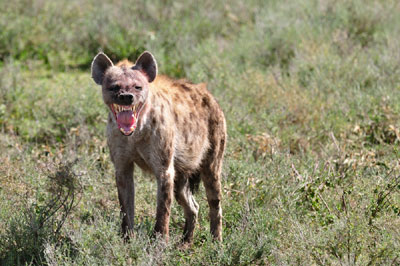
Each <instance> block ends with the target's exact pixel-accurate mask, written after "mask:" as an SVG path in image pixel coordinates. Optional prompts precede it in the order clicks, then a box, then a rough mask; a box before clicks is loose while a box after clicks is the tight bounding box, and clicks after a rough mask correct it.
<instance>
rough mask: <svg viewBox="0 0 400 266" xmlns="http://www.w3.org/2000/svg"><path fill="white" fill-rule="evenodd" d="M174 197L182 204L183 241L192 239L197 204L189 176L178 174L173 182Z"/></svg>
mask: <svg viewBox="0 0 400 266" xmlns="http://www.w3.org/2000/svg"><path fill="white" fill-rule="evenodd" d="M174 192H175V199H176V201H177V202H178V204H179V205H181V206H182V208H183V211H184V214H185V227H184V229H183V242H184V243H191V242H192V241H193V233H194V228H195V227H196V222H197V215H198V213H199V205H198V204H197V202H196V201H195V199H194V197H193V193H192V190H191V188H190V183H189V178H187V177H184V176H183V175H178V176H177V179H176V182H175V188H174Z"/></svg>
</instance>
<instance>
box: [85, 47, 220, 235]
mask: <svg viewBox="0 0 400 266" xmlns="http://www.w3.org/2000/svg"><path fill="white" fill-rule="evenodd" d="M92 77H93V79H94V81H95V82H96V83H97V84H98V85H101V86H102V92H103V100H104V103H105V104H106V105H107V106H108V108H109V109H110V112H109V116H108V125H107V140H108V146H109V148H110V153H111V160H112V162H113V163H114V167H115V175H116V183H117V188H118V198H119V202H120V205H121V213H122V217H123V218H122V232H123V234H124V236H126V237H127V236H128V235H129V233H130V232H131V231H132V229H133V225H134V221H133V220H134V198H135V186H134V180H133V170H134V166H135V165H137V166H139V167H140V168H142V169H143V170H145V171H150V172H152V173H153V174H154V175H155V177H156V179H157V186H158V189H157V214H156V224H155V227H154V232H155V233H156V234H161V235H163V236H164V237H165V239H166V240H168V233H169V216H170V213H171V202H172V197H173V194H174V195H175V199H176V200H177V202H178V203H179V204H180V205H181V206H182V207H183V210H184V214H185V219H186V221H185V227H184V236H183V239H184V241H185V242H191V241H192V239H193V230H194V228H195V224H196V220H197V214H198V209H199V205H198V204H197V202H196V201H195V199H194V197H193V191H194V189H195V188H196V187H198V185H199V183H200V180H202V181H203V184H204V187H205V191H206V194H207V200H208V204H209V207H210V211H209V216H210V229H211V234H212V235H213V237H214V238H215V239H218V240H221V239H222V234H221V233H222V232H221V230H222V228H221V227H222V222H221V219H222V210H221V182H220V179H221V167H222V160H223V155H224V149H225V142H226V125H225V118H224V114H223V112H222V110H221V108H220V107H219V105H218V103H217V102H216V100H215V99H214V98H213V96H212V95H211V93H210V92H209V91H208V90H207V88H206V85H205V84H204V83H201V84H192V83H190V82H187V81H185V80H173V79H170V78H168V77H166V76H157V63H156V61H155V59H154V57H153V55H152V54H151V53H149V52H144V53H143V54H142V55H140V57H139V58H138V59H137V61H136V63H135V64H132V63H130V62H129V61H126V60H125V61H122V62H120V63H118V64H117V65H114V64H113V63H112V61H111V60H110V59H109V58H108V57H107V56H106V55H105V54H104V53H99V54H98V55H97V56H96V57H95V58H94V59H93V62H92Z"/></svg>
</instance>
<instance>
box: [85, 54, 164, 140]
mask: <svg viewBox="0 0 400 266" xmlns="http://www.w3.org/2000/svg"><path fill="white" fill-rule="evenodd" d="M156 75H157V63H156V60H155V59H154V57H153V55H152V54H151V53H149V52H144V53H143V54H141V55H140V56H139V58H138V59H137V60H136V63H135V64H134V65H133V66H132V65H129V64H121V65H114V64H113V63H112V61H111V60H110V59H109V58H108V57H107V56H106V55H105V54H104V53H99V54H98V55H96V57H95V58H94V59H93V62H92V78H93V80H94V81H95V82H96V83H97V84H98V85H101V86H102V91H103V100H104V103H105V104H106V105H108V107H109V108H110V110H111V111H112V113H113V114H114V116H115V121H116V122H117V124H118V128H119V129H120V131H121V132H122V134H124V135H126V136H129V135H131V134H132V133H133V132H134V130H135V129H136V126H137V120H138V117H139V115H140V112H141V111H142V109H143V107H144V105H145V104H146V101H147V98H148V94H149V83H151V82H152V81H153V80H154V79H155V78H156Z"/></svg>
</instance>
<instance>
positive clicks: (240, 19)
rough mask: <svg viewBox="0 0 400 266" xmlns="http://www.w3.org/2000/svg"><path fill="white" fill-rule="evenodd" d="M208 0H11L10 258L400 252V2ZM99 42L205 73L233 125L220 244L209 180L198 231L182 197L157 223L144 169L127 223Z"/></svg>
mask: <svg viewBox="0 0 400 266" xmlns="http://www.w3.org/2000/svg"><path fill="white" fill-rule="evenodd" d="M106 2H108V3H106ZM199 3H200V2H198V1H194V0H187V1H169V0H156V1H144V0H141V1H122V0H114V1H94V0H71V1H67V0H60V1H44V0H36V1H29V0H16V1H1V3H0V14H1V15H0V28H1V31H0V264H1V265H25V264H48V265H58V264H62V265H64V264H66V265H133V264H139V265H154V264H166V265H177V264H179V265H238V264H240V265H254V264H256V265H265V264H266V265H288V264H289V265H382V264H383V265H399V264H400V147H399V143H400V27H399V25H400V16H399V14H400V4H399V2H398V1H394V0H385V1H383V0H382V1H369V0H367V1H362V0H351V1H345V0H342V1H340V0H339V1H336V0H311V1H307V0H299V1H290V0H285V1H277V0H270V1H265V0H249V1H240V0H232V1H208V0H207V1H203V2H202V4H199ZM100 50H102V51H105V52H106V53H107V54H108V55H109V56H110V57H111V58H112V59H113V60H119V59H123V58H131V59H133V60H134V59H135V58H136V57H137V56H138V55H139V54H140V53H141V52H142V51H144V50H149V51H151V52H152V53H153V54H154V55H155V57H156V59H157V60H158V64H159V69H160V72H162V73H164V74H168V75H170V76H172V77H175V78H182V77H186V78H188V79H190V80H192V81H193V82H203V81H206V82H207V83H208V87H209V90H210V91H211V92H212V93H213V94H214V95H215V97H216V98H217V100H218V102H219V103H220V105H221V107H222V109H223V110H224V112H225V115H226V119H227V125H228V136H229V138H228V145H227V152H226V156H225V163H224V168H223V180H222V183H223V191H224V196H223V204H222V206H223V216H224V218H223V227H224V231H223V238H224V240H223V242H222V243H221V244H218V243H214V242H213V241H212V240H211V238H210V235H209V228H208V227H209V226H208V206H207V203H206V200H205V194H204V189H203V188H202V187H201V188H200V191H199V192H198V193H197V195H196V199H197V201H198V202H199V204H200V214H199V224H198V226H197V228H196V231H195V237H194V239H195V240H194V244H193V246H192V248H190V249H186V250H181V249H179V248H177V243H178V242H179V239H180V236H181V234H182V228H183V224H184V218H183V211H182V209H181V208H180V207H179V206H178V204H176V203H174V204H173V208H172V217H171V225H170V228H171V240H170V242H169V243H168V244H164V243H163V242H162V241H159V240H155V239H152V238H151V237H150V235H151V232H152V227H153V225H154V221H155V206H156V200H155V198H156V182H155V180H154V178H152V177H151V176H146V175H144V174H142V173H141V172H140V170H139V169H136V170H135V183H136V191H137V193H136V199H137V200H136V228H135V237H134V238H133V239H132V240H131V242H130V243H124V242H123V240H122V239H121V237H120V235H119V226H120V221H119V204H118V199H117V190H116V187H115V181H114V177H113V165H112V163H111V162H110V158H109V154H108V149H107V145H106V142H105V125H106V117H107V108H106V107H105V106H104V104H103V103H102V98H101V92H100V89H99V88H98V87H97V86H96V85H95V83H94V82H93V81H92V80H91V78H90V73H89V72H90V69H89V68H90V63H91V60H92V58H93V57H94V55H95V54H96V53H97V52H98V51H100Z"/></svg>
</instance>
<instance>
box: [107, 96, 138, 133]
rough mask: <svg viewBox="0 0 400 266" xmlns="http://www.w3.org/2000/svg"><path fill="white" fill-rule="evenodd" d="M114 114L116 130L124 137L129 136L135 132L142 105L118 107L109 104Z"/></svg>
mask: <svg viewBox="0 0 400 266" xmlns="http://www.w3.org/2000/svg"><path fill="white" fill-rule="evenodd" d="M110 107H111V110H112V112H113V113H114V116H115V120H116V121H117V124H118V128H119V130H120V131H121V132H122V134H124V135H125V136H129V135H131V134H132V133H133V131H135V129H136V126H137V120H138V117H139V113H140V111H141V109H142V104H140V103H139V104H137V105H118V104H110Z"/></svg>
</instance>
